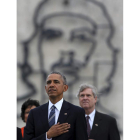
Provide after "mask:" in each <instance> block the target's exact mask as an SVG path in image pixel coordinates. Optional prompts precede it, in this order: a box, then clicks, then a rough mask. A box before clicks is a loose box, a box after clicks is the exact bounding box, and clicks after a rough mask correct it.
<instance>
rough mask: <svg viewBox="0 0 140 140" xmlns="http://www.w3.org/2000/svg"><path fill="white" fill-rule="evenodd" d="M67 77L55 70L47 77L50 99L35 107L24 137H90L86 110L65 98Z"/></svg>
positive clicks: (78, 139)
mask: <svg viewBox="0 0 140 140" xmlns="http://www.w3.org/2000/svg"><path fill="white" fill-rule="evenodd" d="M67 89H68V85H67V82H66V78H65V76H64V75H62V74H61V73H59V72H52V73H51V74H50V75H48V77H47V80H46V86H45V90H46V92H47V94H48V96H49V102H48V103H46V104H44V105H42V106H40V107H37V108H35V109H32V110H31V111H30V113H29V116H28V120H27V124H26V127H25V132H24V139H25V140H48V139H49V140H87V139H88V136H87V133H86V120H85V111H84V109H82V108H80V107H78V106H75V105H72V104H70V103H69V102H66V101H65V100H64V99H63V92H65V91H67Z"/></svg>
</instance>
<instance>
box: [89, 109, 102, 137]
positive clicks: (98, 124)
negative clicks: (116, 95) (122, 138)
mask: <svg viewBox="0 0 140 140" xmlns="http://www.w3.org/2000/svg"><path fill="white" fill-rule="evenodd" d="M101 122H102V119H101V117H100V114H99V113H98V112H97V111H96V113H95V118H94V122H93V126H92V130H91V132H90V138H94V139H95V137H96V135H97V134H98V132H99V131H100V130H99V129H100V127H101Z"/></svg>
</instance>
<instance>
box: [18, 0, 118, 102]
mask: <svg viewBox="0 0 140 140" xmlns="http://www.w3.org/2000/svg"><path fill="white" fill-rule="evenodd" d="M33 19H34V27H35V30H34V32H33V34H32V36H30V37H29V39H27V40H26V41H24V42H23V50H24V52H23V54H24V59H23V63H22V64H21V63H19V64H18V71H20V74H21V75H20V76H19V79H20V80H22V81H23V82H22V84H24V85H25V89H26V90H24V89H22V91H23V92H22V94H20V95H18V101H21V100H25V99H27V98H29V97H36V98H38V99H39V100H40V101H41V102H42V103H43V102H45V101H46V99H47V96H46V93H45V89H44V87H45V80H46V76H47V74H48V73H50V72H51V71H60V72H61V73H63V74H64V75H66V77H67V79H68V85H69V87H70V88H69V93H68V94H67V95H66V98H67V100H69V101H71V102H73V101H74V100H76V99H74V95H75V93H76V91H77V89H78V87H79V85H80V84H81V83H83V82H88V83H90V84H92V85H95V86H96V87H98V89H99V93H100V94H99V95H102V94H107V93H109V92H110V90H111V87H112V82H111V79H112V77H113V76H114V74H115V70H116V63H117V59H116V54H117V50H116V49H115V48H114V46H113V44H112V42H111V39H112V37H113V35H114V28H113V24H112V21H111V19H110V17H109V15H108V13H107V11H106V9H105V7H104V5H102V4H101V3H100V2H97V1H94V0H67V1H66V0H57V1H56V0H44V1H42V2H40V3H39V5H38V7H37V9H36V11H35V14H34V18H33ZM22 84H21V85H18V88H19V93H20V91H21V88H20V87H21V86H22ZM24 91H26V92H24ZM76 101H77V100H76Z"/></svg>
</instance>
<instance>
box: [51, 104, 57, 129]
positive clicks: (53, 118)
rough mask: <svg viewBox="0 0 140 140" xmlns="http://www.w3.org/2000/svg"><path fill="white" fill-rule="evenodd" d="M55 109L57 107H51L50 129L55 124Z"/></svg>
mask: <svg viewBox="0 0 140 140" xmlns="http://www.w3.org/2000/svg"><path fill="white" fill-rule="evenodd" d="M55 108H56V107H55V106H54V105H53V106H52V107H51V112H50V115H49V126H50V127H51V126H52V125H54V124H55Z"/></svg>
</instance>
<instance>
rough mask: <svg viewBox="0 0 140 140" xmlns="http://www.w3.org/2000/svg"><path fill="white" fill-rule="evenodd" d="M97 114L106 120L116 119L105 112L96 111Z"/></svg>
mask: <svg viewBox="0 0 140 140" xmlns="http://www.w3.org/2000/svg"><path fill="white" fill-rule="evenodd" d="M96 114H97V115H98V116H100V117H101V118H102V119H103V120H106V121H115V120H116V119H115V118H114V117H112V116H110V115H108V114H104V113H101V112H98V111H96Z"/></svg>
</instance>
